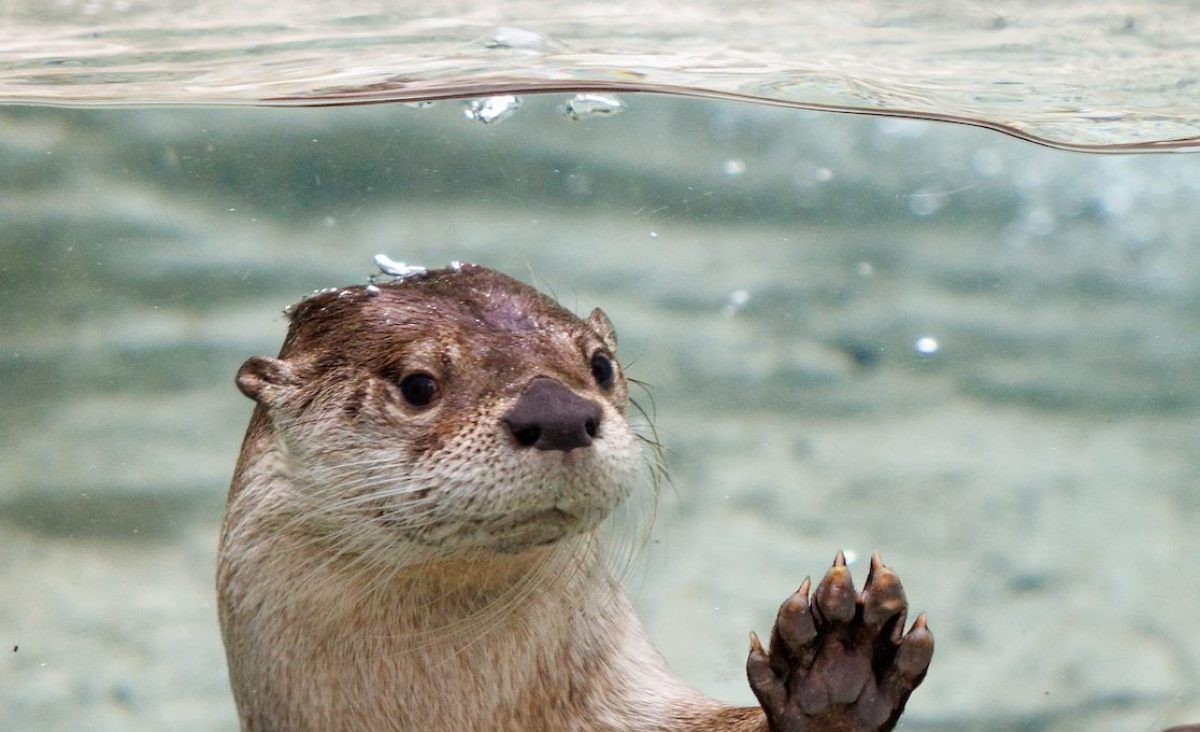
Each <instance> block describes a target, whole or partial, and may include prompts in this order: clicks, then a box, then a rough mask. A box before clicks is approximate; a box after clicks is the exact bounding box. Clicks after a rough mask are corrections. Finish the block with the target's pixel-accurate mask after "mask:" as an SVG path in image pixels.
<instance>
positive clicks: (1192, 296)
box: [0, 94, 1200, 731]
mask: <svg viewBox="0 0 1200 732" xmlns="http://www.w3.org/2000/svg"><path fill="white" fill-rule="evenodd" d="M567 98H568V97H567V96H547V97H526V98H525V99H524V100H523V104H522V105H521V106H520V108H519V109H516V110H515V111H514V112H513V114H512V115H511V116H510V117H508V118H507V119H504V120H502V121H501V122H498V123H496V124H493V125H484V124H481V123H479V122H477V121H472V120H469V119H467V117H466V116H465V115H464V113H463V103H461V102H440V103H437V104H435V105H433V106H431V107H427V108H417V107H409V106H403V105H386V106H377V107H361V108H339V109H312V110H303V109H286V110H281V109H275V110H271V109H237V110H235V109H214V108H192V109H127V110H122V111H105V110H82V109H50V108H28V107H5V108H0V221H2V222H3V226H0V405H2V408H0V546H2V547H3V551H0V587H3V588H4V591H3V592H0V642H2V643H3V645H2V646H0V650H4V651H5V652H4V653H3V654H2V655H0V709H3V710H5V711H4V719H5V721H4V724H3V725H0V726H3V727H4V728H5V729H14V730H77V729H89V730H140V729H145V730H159V729H162V728H164V726H168V725H169V726H170V727H171V728H173V729H187V730H229V729H233V728H234V727H235V718H234V714H233V707H232V701H231V698H230V695H229V692H228V689H227V681H226V678H225V672H224V660H223V655H222V650H221V648H220V640H219V635H218V631H217V624H216V613H215V608H214V599H215V598H214V592H213V589H212V574H213V562H214V555H215V550H216V532H217V526H218V522H219V520H220V515H221V511H222V506H223V501H224V490H225V487H226V485H227V483H228V479H229V475H230V473H231V471H232V466H233V461H234V457H235V455H236V451H237V447H238V444H239V442H240V439H241V431H242V430H243V429H244V425H245V421H246V419H247V417H248V415H249V410H250V403H249V402H248V401H247V400H245V399H244V398H243V397H241V396H240V395H239V394H238V393H237V391H236V389H234V388H233V384H232V377H233V374H234V372H235V371H236V369H237V367H238V365H240V363H241V362H242V361H243V360H244V359H245V358H246V357H247V356H250V355H254V354H265V353H273V352H274V351H275V350H277V347H278V343H279V341H280V340H281V339H282V336H283V331H284V328H285V324H284V320H283V316H282V315H281V313H280V311H281V309H282V308H283V307H284V306H286V305H287V304H289V303H291V302H294V301H295V300H297V299H299V298H300V297H301V296H303V295H304V294H305V293H306V292H308V291H309V290H312V289H315V288H318V287H324V286H329V285H336V284H345V283H355V282H363V281H365V279H366V277H367V276H368V275H369V274H370V273H371V272H372V271H373V269H374V268H373V265H372V264H371V257H372V255H374V254H376V253H379V252H386V253H388V254H390V255H391V256H392V257H394V258H396V259H403V260H405V261H408V262H416V263H420V264H427V265H430V266H440V265H443V264H445V263H447V262H449V261H450V260H454V259H458V260H465V261H471V262H477V263H481V264H486V265H489V266H492V267H496V268H498V269H501V270H504V271H506V272H509V273H510V274H513V275H515V276H518V277H520V278H522V279H525V280H527V281H530V282H532V283H534V284H536V285H538V286H539V287H542V288H543V289H547V290H550V291H553V292H554V293H555V294H556V296H557V297H558V298H559V299H560V300H561V301H563V302H564V303H565V304H566V305H567V306H568V307H571V308H573V309H575V310H576V311H577V312H582V313H586V312H587V311H589V310H590V309H591V308H592V307H593V306H596V305H600V306H603V307H604V308H605V309H606V310H607V311H608V313H609V315H610V316H611V317H612V319H613V321H614V322H615V324H616V326H617V329H618V331H619V332H620V335H621V354H620V355H621V357H622V360H623V361H624V362H625V363H626V364H627V367H628V369H629V371H630V373H631V374H632V375H634V376H636V377H638V378H640V379H642V380H644V381H647V382H649V383H650V384H651V387H652V393H653V396H654V402H655V404H656V407H657V410H656V414H657V427H658V429H659V432H660V435H661V437H662V439H663V441H664V442H665V443H666V444H667V446H668V447H669V448H670V456H669V461H670V465H671V468H672V474H673V476H674V488H673V489H670V490H667V491H665V492H664V496H663V501H662V505H661V507H660V510H659V512H658V520H657V528H656V532H655V535H654V540H653V541H652V542H650V543H649V544H648V547H647V549H646V551H645V552H644V555H643V557H642V559H641V566H640V568H639V569H638V570H637V571H635V572H634V573H633V574H632V575H631V577H630V584H631V591H632V593H633V594H634V596H635V598H636V600H637V603H638V605H639V608H640V612H641V614H642V617H643V619H644V620H645V621H646V623H647V627H648V629H649V632H650V634H651V636H652V637H653V638H654V639H655V642H656V644H657V645H658V646H659V648H660V649H661V650H662V651H663V652H664V654H665V655H666V656H667V658H668V659H669V660H670V662H671V663H672V665H673V666H674V667H675V668H676V669H677V671H678V672H679V673H680V675H681V676H683V677H684V678H685V679H687V680H688V681H690V682H691V683H693V684H695V685H697V686H699V687H700V688H702V689H704V690H705V691H708V692H710V693H712V694H714V695H716V696H719V697H721V698H724V699H727V700H729V701H736V702H743V703H750V702H751V696H750V694H749V691H748V689H747V687H746V683H745V680H744V677H743V672H742V666H743V662H744V657H745V643H746V640H745V639H746V632H747V631H749V630H750V629H757V630H758V631H759V632H760V633H761V632H763V631H765V630H766V629H767V628H768V627H769V623H770V621H771V619H772V618H773V616H774V612H775V607H776V606H777V604H778V602H779V601H780V600H782V599H783V598H784V597H785V596H786V595H787V593H789V592H790V591H791V590H792V589H794V587H795V586H796V584H798V582H799V581H800V579H802V578H803V576H804V575H806V574H815V573H819V572H821V571H822V570H823V568H824V566H825V565H826V564H827V563H828V561H829V560H830V559H831V558H832V556H833V554H834V552H835V551H836V550H837V549H838V548H846V549H849V550H851V551H852V552H854V554H855V555H856V556H857V558H858V561H857V563H856V564H855V565H854V566H853V569H854V570H855V571H856V575H857V576H858V578H859V579H861V578H862V576H863V575H864V574H865V571H864V570H865V566H864V565H865V557H866V556H867V555H868V554H869V552H870V551H871V550H872V549H878V550H880V551H881V552H882V553H883V555H884V557H885V558H886V559H887V560H888V561H889V563H891V564H892V565H893V566H894V567H895V568H896V569H897V570H898V572H899V573H900V575H901V576H902V577H903V578H904V580H905V583H906V586H907V588H908V593H909V598H910V601H911V602H912V604H913V605H914V607H915V608H916V609H920V610H925V611H927V612H928V613H929V617H930V622H931V626H932V627H933V630H934V632H935V633H936V634H937V638H938V644H939V645H938V651H937V655H936V657H935V660H934V666H933V669H932V671H931V673H930V676H929V678H928V679H927V681H926V682H925V685H924V686H923V687H922V688H921V689H920V690H919V691H918V692H917V694H916V695H915V696H914V698H913V701H912V702H911V703H910V706H909V713H908V715H907V716H906V718H905V719H906V720H907V724H906V727H905V728H906V729H913V730H960V729H970V730H1007V729H1021V730H1080V729H1086V730H1089V731H1091V730H1101V731H1104V730H1114V731H1115V730H1150V729H1158V728H1161V727H1164V726H1167V725H1168V724H1180V723H1183V722H1188V721H1192V722H1195V721H1197V720H1200V686H1198V685H1197V679H1200V573H1197V572H1196V571H1195V570H1194V569H1192V568H1191V566H1190V562H1191V561H1192V559H1193V558H1194V557H1196V556H1200V530H1197V527H1198V526H1200V491H1198V486H1197V480H1198V476H1200V452H1198V451H1197V449H1196V441H1197V427H1198V426H1200V421H1198V420H1197V414H1198V411H1200V358H1198V356H1200V240H1198V237H1200V235H1198V234H1197V232H1200V206H1198V205H1197V204H1198V203H1200V158H1197V157H1193V156H1186V155H1175V156H1128V157H1099V156H1084V155H1080V154H1072V153H1065V152H1057V151H1051V150H1047V149H1044V148H1039V147H1035V146H1033V145H1030V144H1028V143H1022V142H1018V141H1015V140H1011V139H1008V138H1005V137H1002V136H1000V135H997V134H995V133H991V132H987V131H983V130H977V129H970V128H964V127H954V126H948V125H937V124H931V123H919V122H909V121H899V120H893V119H886V118H878V119H871V118H861V117H846V116H834V115H818V114H813V113H802V112H796V111H790V110H772V109H768V108H764V107H757V106H752V105H748V104H737V103H731V102H703V101H694V100H693V101H686V100H680V99H671V98H666V97H655V96H649V95H628V94H627V95H623V96H622V97H621V100H622V101H623V102H624V103H625V104H626V106H627V109H626V111H624V113H622V114H619V115H616V116H594V117H589V118H586V119H583V120H579V121H571V120H569V119H567V118H566V117H565V116H564V115H563V114H562V111H561V108H562V106H563V105H564V103H565V102H566V100H567Z"/></svg>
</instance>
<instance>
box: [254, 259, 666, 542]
mask: <svg viewBox="0 0 1200 732" xmlns="http://www.w3.org/2000/svg"><path fill="white" fill-rule="evenodd" d="M291 315H292V324H291V329H290V331H289V334H288V338H287V340H286V341H285V343H284V347H283V351H282V352H281V354H280V356H279V358H277V359H271V358H261V357H259V358H252V359H250V360H249V361H247V362H246V363H245V365H243V367H242V369H241V371H240V372H239V374H238V386H239V388H241V390H242V391H243V392H244V393H245V394H246V395H247V396H250V397H251V398H253V399H255V400H256V401H257V402H258V404H259V405H260V408H261V409H262V410H264V411H265V414H266V417H267V420H268V424H269V425H270V432H271V434H272V436H273V439H274V440H275V441H276V443H277V445H278V448H279V450H280V453H281V455H282V456H283V458H284V460H283V462H284V465H286V470H287V471H288V472H289V478H290V479H291V480H290V481H289V483H290V486H291V487H290V490H294V491H295V492H296V493H297V494H298V495H296V496H289V497H288V498H289V500H288V501H284V502H280V503H281V504H286V505H289V506H297V507H299V508H298V509H297V511H296V515H295V516H294V517H291V518H293V519H294V521H293V522H292V523H285V524H284V525H285V526H290V527H294V528H295V529H296V530H300V531H304V532H306V533H307V534H310V535H311V534H312V533H313V531H314V530H315V531H318V532H320V533H321V534H323V535H328V536H329V537H331V539H332V540H333V541H336V542H338V543H339V544H340V545H342V546H343V547H345V548H347V550H350V551H366V550H367V549H368V546H366V545H365V544H364V542H366V543H367V544H370V545H372V546H374V547H375V548H378V547H381V546H386V547H395V548H402V549H404V550H405V551H406V552H409V553H413V552H416V553H421V554H425V555H433V556H452V555H455V554H459V553H462V552H469V551H475V550H480V549H489V550H498V551H504V552H515V551H521V550H523V549H527V548H531V547H536V546H541V545H546V544H550V543H553V542H555V541H557V540H559V539H562V538H565V537H568V536H572V535H577V534H581V533H584V532H588V531H590V530H592V529H594V528H596V527H597V526H598V525H599V524H600V522H601V521H603V520H604V519H605V518H606V517H607V516H608V515H609V514H611V513H612V512H613V510H614V509H615V508H616V507H617V505H618V504H619V503H620V502H621V501H622V500H623V499H624V498H625V497H626V496H627V495H628V494H629V493H630V492H631V491H632V490H633V489H634V488H635V487H636V486H638V485H639V483H642V482H644V481H645V480H646V474H645V469H644V462H645V461H644V458H643V456H642V454H641V449H640V447H639V445H638V440H637V437H636V435H635V434H634V432H633V430H632V428H631V427H630V425H629V423H628V422H627V420H626V418H625V412H626V406H627V402H628V387H627V382H626V379H625V376H624V374H623V372H622V370H621V367H620V365H619V364H618V363H617V361H616V357H615V351H616V336H615V333H614V331H613V328H612V324H611V323H610V322H609V321H608V318H607V317H606V316H605V315H604V313H603V312H601V311H600V310H595V311H593V312H592V314H591V315H590V316H589V317H588V318H587V319H586V320H581V319H579V318H577V317H575V316H574V315H572V314H571V313H569V312H568V311H566V310H564V309H563V308H561V307H560V306H558V305H557V304H556V303H554V302H553V301H552V300H550V299H549V298H547V297H546V296H544V295H542V294H541V293H539V292H537V291H536V290H533V289H531V288H529V287H527V286H525V285H523V284H521V283H518V282H516V281H515V280H512V279H510V278H508V277H505V276H504V275H501V274H498V273H496V272H492V271H490V270H487V269H484V268H482V267H474V266H470V265H468V266H465V267H463V268H461V269H460V270H456V271H449V270H445V271H437V272H431V273H429V274H428V275H427V276H426V277H423V278H420V279H415V280H405V281H401V282H396V283H392V284H387V285H380V286H378V287H375V286H372V287H369V288H362V287H352V288H346V289H344V290H341V291H338V292H326V293H322V294H320V295H318V296H316V297H313V298H310V299H308V300H306V301H304V302H302V303H300V304H299V305H298V306H296V307H295V308H294V309H293V311H292V313H291ZM351 545H353V547H352V546H351ZM372 554H373V555H376V556H377V553H376V552H374V551H372Z"/></svg>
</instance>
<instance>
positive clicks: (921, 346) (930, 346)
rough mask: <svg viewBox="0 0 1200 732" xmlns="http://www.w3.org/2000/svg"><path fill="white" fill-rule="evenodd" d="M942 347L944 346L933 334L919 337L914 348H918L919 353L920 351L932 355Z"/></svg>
mask: <svg viewBox="0 0 1200 732" xmlns="http://www.w3.org/2000/svg"><path fill="white" fill-rule="evenodd" d="M941 347H942V346H941V344H939V343H938V342H937V339H936V338H933V337H931V336H922V337H920V338H918V339H917V342H916V343H914V344H913V348H915V349H917V353H920V354H921V355H923V356H932V355H933V354H935V353H937V352H938V350H939V349H940V348H941Z"/></svg>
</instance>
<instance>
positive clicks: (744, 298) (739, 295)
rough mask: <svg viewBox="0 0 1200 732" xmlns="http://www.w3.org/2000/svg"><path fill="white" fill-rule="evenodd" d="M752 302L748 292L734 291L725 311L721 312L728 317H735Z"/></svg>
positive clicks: (730, 295)
mask: <svg viewBox="0 0 1200 732" xmlns="http://www.w3.org/2000/svg"><path fill="white" fill-rule="evenodd" d="M749 302H750V293H749V292H748V291H746V290H734V291H733V292H731V293H729V300H728V301H727V302H726V303H725V307H724V309H723V310H722V311H721V312H723V313H724V314H725V315H726V316H727V317H733V316H734V315H737V314H738V313H740V312H741V311H742V310H743V309H744V308H745V307H746V304H747V303H749Z"/></svg>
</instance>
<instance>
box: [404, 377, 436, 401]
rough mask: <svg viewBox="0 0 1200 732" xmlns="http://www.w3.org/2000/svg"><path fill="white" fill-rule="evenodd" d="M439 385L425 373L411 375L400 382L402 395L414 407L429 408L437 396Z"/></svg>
mask: <svg viewBox="0 0 1200 732" xmlns="http://www.w3.org/2000/svg"><path fill="white" fill-rule="evenodd" d="M437 391H438V383H437V381H435V380H434V378H433V377H432V376H430V375H429V374H425V373H416V374H409V375H408V376H405V377H404V378H403V379H402V380H401V381H400V394H401V395H403V396H404V401H406V402H408V403H409V404H411V405H413V406H414V407H425V406H428V405H429V403H430V402H432V401H433V398H434V397H435V396H437Z"/></svg>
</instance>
